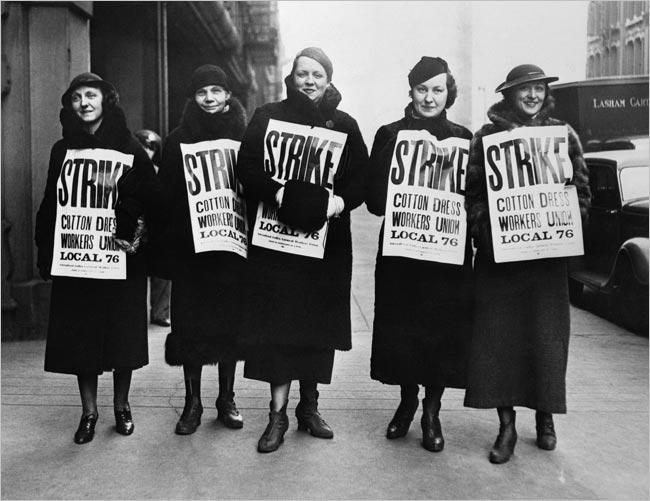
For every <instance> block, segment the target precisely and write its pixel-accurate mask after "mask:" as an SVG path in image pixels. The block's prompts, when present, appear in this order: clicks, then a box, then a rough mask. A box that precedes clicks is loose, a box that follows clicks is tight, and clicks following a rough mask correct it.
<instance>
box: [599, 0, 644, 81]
mask: <svg viewBox="0 0 650 501" xmlns="http://www.w3.org/2000/svg"><path fill="white" fill-rule="evenodd" d="M649 11H650V2H647V1H645V2H643V1H622V2H619V1H616V2H614V1H599V2H595V1H592V2H589V15H588V27H587V78H600V77H610V76H630V75H647V74H648V14H649Z"/></svg>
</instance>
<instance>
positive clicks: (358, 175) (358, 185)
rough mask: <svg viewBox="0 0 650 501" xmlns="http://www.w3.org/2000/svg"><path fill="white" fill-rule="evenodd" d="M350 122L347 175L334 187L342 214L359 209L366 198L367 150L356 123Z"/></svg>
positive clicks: (354, 121)
mask: <svg viewBox="0 0 650 501" xmlns="http://www.w3.org/2000/svg"><path fill="white" fill-rule="evenodd" d="M350 120H351V129H350V132H349V141H350V143H349V144H350V159H349V162H350V164H349V166H348V168H349V171H348V172H349V174H348V176H347V179H346V181H345V182H344V183H341V187H340V188H339V187H338V186H337V185H336V184H335V185H334V193H335V194H336V195H338V196H340V197H341V198H342V199H343V202H344V203H345V208H344V212H350V211H352V210H354V209H356V208H357V207H359V206H360V205H361V204H362V203H363V201H364V199H365V196H366V179H367V177H368V163H369V160H368V148H367V147H366V143H365V142H364V141H363V136H362V135H361V131H360V130H359V125H358V124H357V121H356V120H354V119H353V118H350Z"/></svg>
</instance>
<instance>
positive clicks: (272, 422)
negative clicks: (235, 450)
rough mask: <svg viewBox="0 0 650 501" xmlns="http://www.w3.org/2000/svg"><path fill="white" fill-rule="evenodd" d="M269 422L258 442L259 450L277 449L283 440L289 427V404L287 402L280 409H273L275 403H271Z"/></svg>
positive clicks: (271, 450)
mask: <svg viewBox="0 0 650 501" xmlns="http://www.w3.org/2000/svg"><path fill="white" fill-rule="evenodd" d="M270 407H271V412H269V424H268V425H267V426H266V429H265V430H264V433H262V436H261V437H260V440H259V442H257V452H273V451H277V450H278V448H279V447H280V445H281V444H282V442H284V434H285V433H286V432H287V430H288V429H289V417H288V416H287V404H286V403H285V404H284V406H283V407H282V409H280V411H274V410H273V403H271V405H270Z"/></svg>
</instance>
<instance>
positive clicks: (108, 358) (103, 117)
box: [35, 73, 160, 444]
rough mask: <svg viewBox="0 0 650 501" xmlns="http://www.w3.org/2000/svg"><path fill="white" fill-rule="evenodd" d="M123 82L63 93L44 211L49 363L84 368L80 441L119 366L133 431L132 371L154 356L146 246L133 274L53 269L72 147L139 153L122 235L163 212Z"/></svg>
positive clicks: (124, 416)
mask: <svg viewBox="0 0 650 501" xmlns="http://www.w3.org/2000/svg"><path fill="white" fill-rule="evenodd" d="M117 101H118V96H117V92H116V91H115V88H114V87H113V86H112V85H111V84H110V83H108V82H106V81H105V80H102V79H101V78H100V77H99V76H98V75H95V74H93V73H82V74H81V75H78V76H77V77H75V78H74V79H73V80H72V82H71V83H70V86H69V88H68V90H66V92H65V93H64V94H63V97H62V98H61V103H62V104H63V109H62V110H61V113H60V120H61V125H62V126H63V139H61V140H59V141H58V142H57V143H56V144H55V145H54V146H53V148H52V152H51V155H50V164H49V170H48V177H47V185H46V187H45V194H44V197H43V201H42V202H41V205H40V208H39V210H38V214H37V216H36V231H35V233H36V245H37V247H38V268H39V271H40V274H41V276H42V277H43V279H45V280H48V279H50V278H51V279H52V298H51V303H50V320H49V326H48V334H47V345H46V351H45V370H46V371H49V372H59V373H65V374H76V375H77V380H78V382H79V391H80V394H81V402H82V407H83V415H82V417H81V422H80V423H79V428H78V429H77V432H76V433H75V437H74V441H75V442H76V443H78V444H83V443H86V442H90V441H91V440H92V439H93V436H94V430H95V423H96V422H97V418H98V412H97V376H98V375H99V374H101V373H102V372H103V371H105V370H113V384H114V396H113V405H114V411H115V412H114V413H115V421H116V429H117V431H118V432H119V433H121V434H123V435H130V434H131V433H133V429H134V426H133V420H132V417H131V410H130V407H129V402H128V394H129V387H130V384H131V374H132V371H133V370H134V369H137V368H139V367H142V366H144V365H146V364H147V363H148V354H147V315H146V299H147V276H146V266H145V262H144V257H143V255H142V254H141V253H136V254H134V255H128V257H127V258H126V259H127V265H126V270H127V274H126V279H125V280H104V279H91V278H73V277H66V276H54V277H52V276H51V269H52V268H51V267H52V258H53V249H54V231H55V223H56V214H57V182H58V180H59V177H60V175H61V171H62V164H63V160H64V158H65V156H66V153H67V152H68V151H69V150H79V149H86V148H102V149H109V150H115V151H118V152H121V153H126V154H130V155H133V165H132V167H131V169H130V170H128V171H127V172H126V173H124V174H122V176H121V177H120V179H119V181H118V182H117V188H118V189H119V197H118V200H117V202H116V205H115V215H116V219H117V224H116V237H118V238H120V239H122V241H125V242H126V241H131V240H133V238H134V235H135V231H136V227H137V225H138V222H137V221H138V219H139V218H140V216H143V215H145V214H146V215H147V217H148V216H149V215H150V214H151V215H153V214H155V211H156V210H157V207H158V206H157V203H159V202H158V199H159V197H160V189H159V185H158V183H157V180H156V178H155V173H154V169H153V165H152V164H151V161H150V160H149V158H148V157H147V155H146V153H145V152H144V151H143V150H142V148H141V147H140V145H139V144H138V142H137V141H136V140H135V138H134V137H133V136H132V135H131V133H130V132H129V130H128V129H127V127H126V119H125V117H124V113H123V112H122V110H121V109H120V108H119V107H118V106H117Z"/></svg>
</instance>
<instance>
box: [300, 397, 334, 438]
mask: <svg viewBox="0 0 650 501" xmlns="http://www.w3.org/2000/svg"><path fill="white" fill-rule="evenodd" d="M296 418H297V419H298V430H300V431H307V430H309V433H311V434H312V436H314V437H318V438H333V437H334V432H333V431H332V428H330V427H329V425H328V424H327V423H326V422H325V420H324V419H323V418H322V417H321V415H320V412H318V390H316V389H315V388H306V389H303V388H302V386H301V387H300V402H298V405H296Z"/></svg>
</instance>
